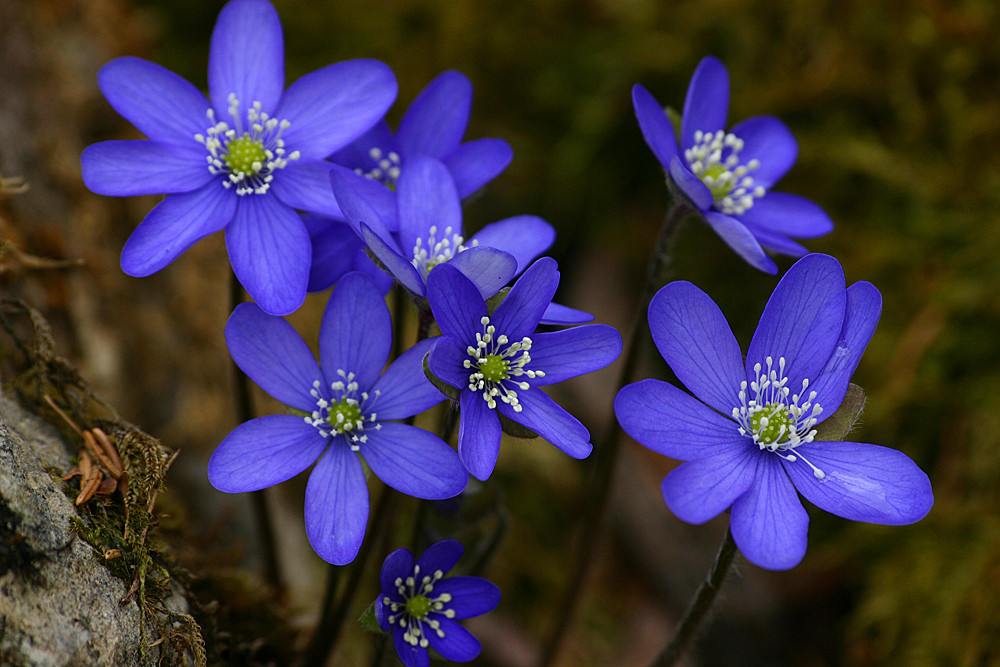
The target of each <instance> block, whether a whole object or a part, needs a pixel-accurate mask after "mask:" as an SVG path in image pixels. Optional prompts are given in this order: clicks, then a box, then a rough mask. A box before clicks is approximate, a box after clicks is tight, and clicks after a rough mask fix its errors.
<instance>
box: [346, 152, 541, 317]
mask: <svg viewBox="0 0 1000 667" xmlns="http://www.w3.org/2000/svg"><path fill="white" fill-rule="evenodd" d="M330 180H331V183H332V186H333V192H334V194H335V196H336V198H337V201H338V203H339V204H340V206H341V208H342V209H343V211H344V214H345V215H346V216H347V219H348V222H349V223H350V225H351V227H352V228H353V229H354V230H355V232H356V233H357V234H358V235H359V236H360V237H361V238H362V239H363V240H364V242H365V244H366V245H367V246H368V248H369V249H370V250H371V251H372V253H373V254H374V255H375V256H376V257H377V258H378V260H379V261H380V262H381V263H382V265H383V266H385V267H386V269H388V270H389V272H390V273H392V275H393V277H395V279H396V280H397V281H398V282H399V283H400V284H401V285H403V287H405V288H406V289H408V290H409V291H410V292H412V293H413V294H414V295H416V296H418V297H420V296H424V295H425V294H426V287H425V284H426V281H427V276H428V274H429V273H430V271H431V269H433V268H434V267H436V266H439V265H442V264H444V263H446V262H447V263H448V264H449V265H451V266H454V267H456V268H458V269H459V270H460V271H461V272H462V273H464V274H465V275H466V276H468V278H469V279H470V280H472V281H473V282H474V283H475V284H476V286H477V287H478V288H479V291H480V293H481V294H482V295H483V296H484V297H487V298H488V297H490V296H492V295H493V294H495V293H496V292H497V291H498V290H499V289H500V288H501V287H503V286H504V285H506V284H507V282H508V281H509V280H510V279H511V278H512V277H513V276H514V275H515V274H516V273H518V272H519V271H521V270H523V269H524V267H525V266H527V265H528V263H530V262H531V260H533V259H534V258H535V257H537V256H538V255H539V254H541V253H542V252H543V251H545V249H547V248H548V247H549V246H551V245H552V242H553V240H554V239H555V230H554V229H553V228H552V225H550V224H549V223H547V222H545V221H544V220H542V219H541V218H539V217H537V216H533V215H520V216H516V217H513V218H507V219H505V220H500V221H498V222H494V223H492V224H489V225H486V226H485V227H484V228H483V229H482V230H480V231H479V232H478V233H476V234H475V235H474V236H472V237H471V238H469V239H466V238H465V236H464V232H463V230H462V201H461V199H460V198H459V195H458V191H457V189H456V187H455V181H454V179H453V178H452V176H451V173H450V172H449V171H448V168H447V167H446V166H445V165H444V163H442V162H441V161H439V160H436V159H434V158H431V157H427V156H424V155H417V156H414V157H413V158H411V159H410V160H409V162H408V163H407V168H406V169H405V170H403V172H402V173H401V174H400V177H399V182H398V184H397V186H396V204H397V209H398V221H399V231H398V233H396V234H394V233H393V232H392V230H391V226H390V224H389V223H388V222H387V221H386V219H385V216H384V215H380V214H379V213H378V211H377V209H375V208H373V207H372V206H371V200H370V199H368V198H366V197H365V194H364V193H363V192H360V191H359V190H358V189H357V188H356V187H355V186H356V183H355V182H353V181H352V180H350V179H348V178H345V177H344V176H343V175H342V174H341V173H339V172H336V171H335V172H333V173H331V175H330ZM362 180H363V179H362Z"/></svg>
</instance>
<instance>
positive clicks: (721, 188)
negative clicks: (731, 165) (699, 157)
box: [700, 164, 732, 199]
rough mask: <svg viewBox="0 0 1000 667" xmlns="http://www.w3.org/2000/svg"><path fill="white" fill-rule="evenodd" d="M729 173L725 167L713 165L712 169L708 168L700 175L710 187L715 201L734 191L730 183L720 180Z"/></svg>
mask: <svg viewBox="0 0 1000 667" xmlns="http://www.w3.org/2000/svg"><path fill="white" fill-rule="evenodd" d="M727 171H728V170H727V169H726V168H725V167H724V166H723V165H721V164H713V165H712V166H711V167H707V168H706V169H705V171H703V172H701V174H700V175H701V178H702V181H703V182H704V183H705V185H707V186H708V189H709V191H710V192H711V193H712V197H713V198H715V199H717V198H719V197H724V196H726V195H727V194H729V191H730V190H731V189H732V185H731V184H730V183H729V182H728V181H726V180H725V179H720V178H719V177H720V176H722V175H723V174H725V173H726V172H727Z"/></svg>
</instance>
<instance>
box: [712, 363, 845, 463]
mask: <svg viewBox="0 0 1000 667" xmlns="http://www.w3.org/2000/svg"><path fill="white" fill-rule="evenodd" d="M764 362H765V364H766V366H767V368H766V369H765V368H763V367H762V366H761V364H760V363H757V364H754V367H753V371H754V376H755V378H756V379H755V380H753V381H752V382H750V383H749V384H748V383H747V381H746V380H744V381H743V382H741V383H740V391H739V393H738V396H739V399H740V406H739V407H735V408H733V412H732V415H733V419H735V420H736V422H737V423H738V424H739V432H740V434H741V435H744V436H747V437H750V438H751V439H753V441H754V444H756V445H757V446H758V447H759V448H760V449H761V450H764V449H766V450H768V451H770V452H775V453H776V454H777V455H778V456H780V457H782V458H783V459H785V460H786V461H789V462H792V461H797V460H799V459H802V461H803V462H804V463H805V464H806V465H808V466H809V467H810V468H812V470H813V474H814V475H815V476H816V477H817V478H818V479H823V478H824V477H826V474H825V473H824V472H823V471H822V470H820V469H819V468H817V467H816V466H814V465H813V464H812V463H810V462H809V461H807V460H806V458H805V457H804V456H802V453H801V452H798V451H796V452H795V453H792V451H793V450H795V448H796V447H799V446H800V445H803V444H806V443H810V442H812V441H813V439H814V438H815V437H816V429H814V428H813V426H815V425H816V423H817V422H818V421H819V419H818V416H819V414H820V413H822V412H823V408H822V407H821V406H820V405H819V403H814V402H813V401H815V400H816V392H815V391H810V392H809V393H808V395H807V394H806V392H807V391H808V389H809V379H808V378H806V379H803V380H802V388H801V390H800V391H799V393H797V394H792V393H791V389H789V387H788V386H787V385H788V376H786V375H785V358H784V357H780V358H779V359H778V367H777V369H775V368H774V359H773V358H772V357H767V358H766V359H765V360H764ZM748 389H749V390H750V391H751V392H753V394H752V396H751V395H750V394H749V393H748V391H747V390H748ZM761 413H765V414H761ZM758 415H759V416H758ZM754 421H756V422H757V423H756V425H755V424H754V423H753V422H754ZM775 423H777V424H778V429H777V431H776V432H775V431H774V428H773V427H774V424H775Z"/></svg>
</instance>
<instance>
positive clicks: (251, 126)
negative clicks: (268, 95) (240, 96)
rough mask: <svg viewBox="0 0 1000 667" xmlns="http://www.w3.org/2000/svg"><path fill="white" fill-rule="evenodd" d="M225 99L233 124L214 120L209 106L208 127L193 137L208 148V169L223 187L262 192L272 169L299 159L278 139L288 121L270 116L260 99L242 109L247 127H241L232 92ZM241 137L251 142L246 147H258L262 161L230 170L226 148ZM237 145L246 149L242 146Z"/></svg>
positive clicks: (267, 185) (267, 187) (228, 154)
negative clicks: (244, 110) (262, 157)
mask: <svg viewBox="0 0 1000 667" xmlns="http://www.w3.org/2000/svg"><path fill="white" fill-rule="evenodd" d="M228 102H229V110H228V111H229V115H230V116H231V117H232V119H233V125H234V127H230V126H229V124H228V123H227V122H226V121H224V120H223V121H217V120H216V118H215V109H212V108H209V109H208V111H207V112H206V115H207V116H208V119H209V121H210V122H211V123H212V126H211V127H209V128H208V130H206V131H205V134H204V135H202V134H196V135H194V138H195V140H196V141H197V142H198V143H200V144H202V145H204V146H205V148H207V149H208V155H207V156H206V158H207V161H208V171H209V172H211V173H212V174H217V175H221V176H222V179H223V180H222V186H223V187H225V188H226V189H233V190H234V191H235V192H236V194H238V195H240V196H243V195H249V194H255V195H262V194H265V193H266V192H267V191H268V190H269V189H270V187H271V182H272V181H273V180H274V172H275V171H277V170H279V169H284V168H285V167H286V166H287V165H288V163H289V162H290V161H292V160H298V159H299V151H292V152H291V153H288V152H287V151H286V149H285V140H284V139H282V138H281V134H282V133H283V132H284V131H285V130H287V129H288V128H289V127H290V126H291V123H289V122H288V121H287V120H278V119H277V118H272V117H271V116H270V115H268V114H267V113H266V112H265V111H262V110H261V104H260V102H254V103H253V104H252V105H250V108H249V109H247V111H246V123H247V127H246V129H244V126H243V121H244V116H243V115H242V114H241V113H240V103H239V100H237V99H236V94H235V93H230V94H229V98H228ZM241 140H242V141H243V142H246V141H249V142H251V144H252V145H251V146H250V148H251V149H259V150H260V151H261V152H262V153H263V156H264V159H265V161H263V162H261V161H254V162H252V163H251V164H250V169H249V170H234V169H233V167H232V165H230V164H229V160H228V158H229V157H230V148H231V146H232V144H233V142H234V141H241ZM241 147H242V148H243V149H246V148H247V147H246V146H245V145H244V146H241Z"/></svg>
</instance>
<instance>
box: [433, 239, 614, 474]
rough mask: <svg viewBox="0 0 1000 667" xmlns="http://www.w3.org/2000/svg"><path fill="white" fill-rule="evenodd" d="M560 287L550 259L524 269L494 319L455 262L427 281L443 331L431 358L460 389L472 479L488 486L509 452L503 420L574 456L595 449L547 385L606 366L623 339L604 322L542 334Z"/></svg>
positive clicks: (463, 451)
mask: <svg viewBox="0 0 1000 667" xmlns="http://www.w3.org/2000/svg"><path fill="white" fill-rule="evenodd" d="M558 285H559V272H558V270H557V269H556V263H555V261H554V260H553V259H551V258H550V257H543V258H541V259H539V260H538V261H536V262H535V263H534V264H532V265H531V266H530V267H528V269H527V270H526V271H525V272H524V275H522V276H521V277H520V278H518V280H517V282H516V283H514V286H513V287H511V289H510V292H509V293H508V294H507V296H506V298H505V299H504V300H503V301H502V302H501V303H500V305H499V306H497V308H496V310H495V311H494V312H493V313H490V312H489V311H488V309H487V306H486V302H485V301H484V300H483V297H482V295H481V294H480V292H479V290H478V289H477V287H476V286H475V285H474V284H473V283H472V281H470V280H469V279H468V278H466V277H465V276H464V275H463V274H462V272H461V271H459V270H458V269H456V268H455V267H453V266H451V265H448V264H445V265H443V266H440V267H438V268H436V269H434V270H433V271H431V273H430V275H429V276H428V278H427V299H428V301H429V302H430V307H431V312H433V313H434V319H435V321H436V322H437V324H438V326H439V327H440V328H441V334H442V336H441V339H440V340H439V341H438V343H437V345H435V346H434V348H433V350H432V351H431V354H430V357H429V358H428V366H429V368H430V371H431V373H433V374H434V375H435V376H436V377H437V378H439V379H440V380H442V381H444V382H446V383H447V384H449V385H451V386H452V387H454V388H456V389H458V390H460V393H459V406H460V408H461V415H462V419H461V422H460V424H459V430H458V453H459V455H460V456H461V457H462V462H463V463H464V464H465V467H466V468H467V469H468V470H469V472H470V473H472V475H473V476H474V477H476V478H478V479H486V478H487V477H489V476H490V474H491V473H492V472H493V468H494V466H495V465H496V462H497V456H498V454H499V450H500V435H501V427H500V417H499V415H503V416H504V417H505V418H507V419H509V420H511V421H514V422H517V423H519V424H521V425H522V426H525V427H527V428H529V429H531V430H532V431H534V432H535V433H537V434H538V435H540V436H541V437H543V438H545V439H546V440H548V441H549V442H550V443H552V444H553V445H555V446H556V447H558V448H559V449H561V450H562V451H563V452H565V453H567V454H569V455H570V456H572V457H574V458H584V457H586V456H588V455H589V454H590V452H591V450H592V449H593V445H591V444H590V433H589V432H588V431H587V428H586V427H585V426H584V425H583V424H581V423H580V422H579V421H578V420H577V419H576V418H575V417H573V416H572V415H571V414H569V413H568V412H566V411H565V410H564V409H562V408H561V407H559V405H557V404H556V403H555V401H553V400H552V399H551V398H549V397H548V395H547V394H546V393H545V392H544V391H542V390H541V388H540V387H542V386H544V385H549V384H555V383H557V382H562V381H563V380H566V379H569V378H572V377H576V376H578V375H583V374H584V373H590V372H592V371H595V370H598V369H600V368H604V367H605V366H607V365H608V364H610V363H611V362H613V361H614V360H615V359H617V358H618V355H619V354H621V349H622V340H621V336H619V335H618V332H617V331H615V330H614V329H613V328H612V327H609V326H605V325H602V324H588V325H584V326H579V327H574V328H571V329H565V330H562V331H552V332H545V333H535V328H536V327H537V326H538V323H539V320H541V318H542V315H543V313H544V312H545V310H546V308H547V307H548V305H549V303H551V301H552V295H553V294H555V291H556V287H558Z"/></svg>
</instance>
